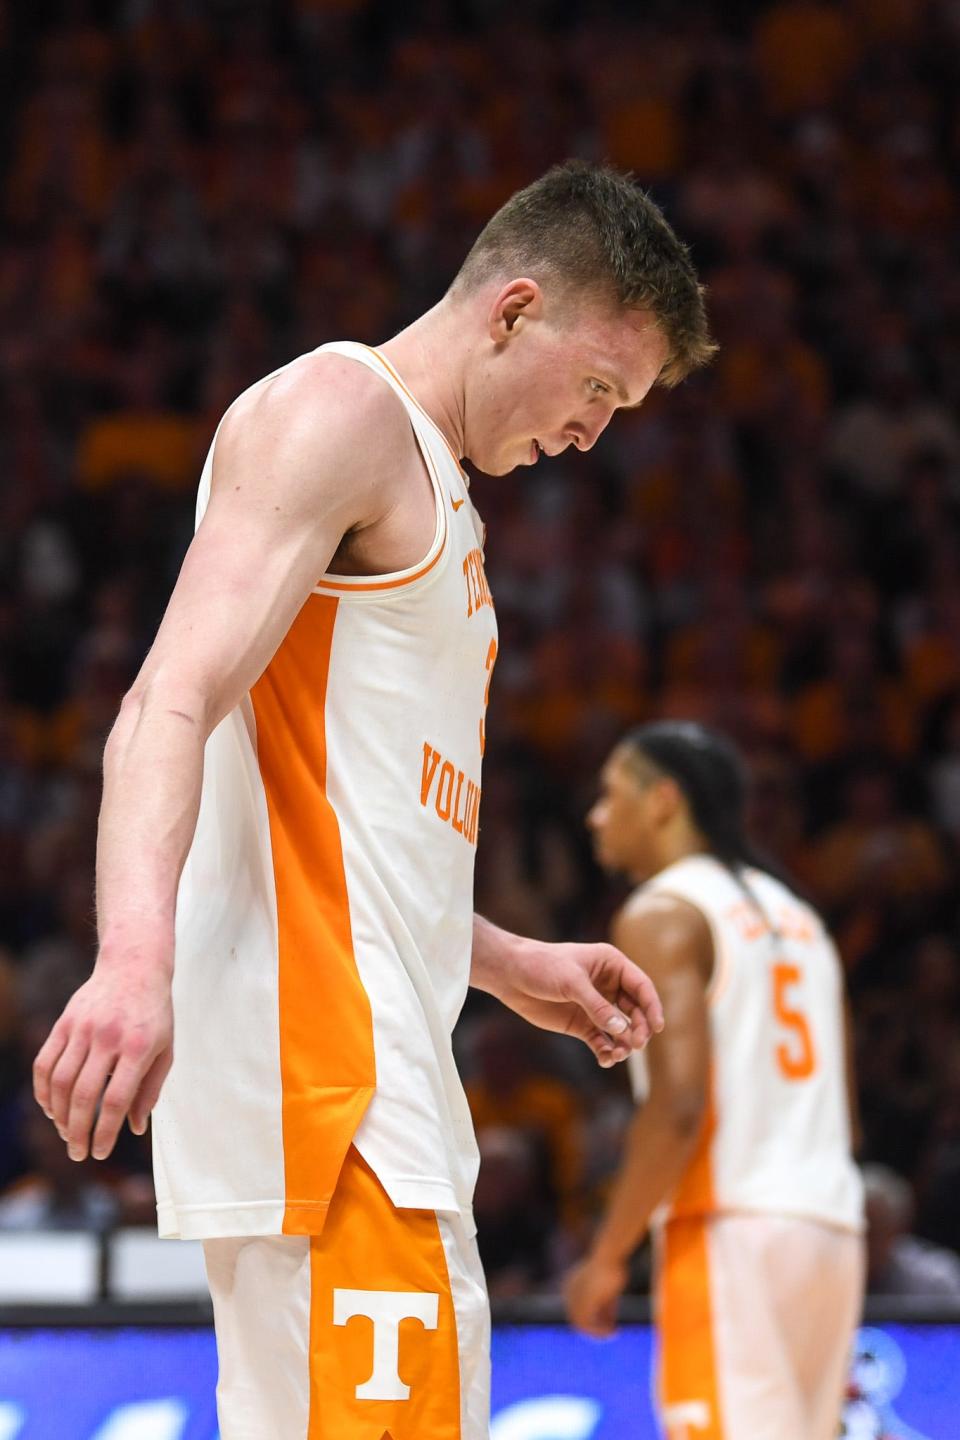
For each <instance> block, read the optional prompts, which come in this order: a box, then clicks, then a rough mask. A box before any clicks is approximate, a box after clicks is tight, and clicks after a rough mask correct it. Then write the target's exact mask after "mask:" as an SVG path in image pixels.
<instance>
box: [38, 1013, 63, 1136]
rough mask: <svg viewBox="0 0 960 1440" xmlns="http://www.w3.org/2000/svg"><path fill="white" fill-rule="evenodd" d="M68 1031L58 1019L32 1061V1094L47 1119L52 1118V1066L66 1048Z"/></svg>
mask: <svg viewBox="0 0 960 1440" xmlns="http://www.w3.org/2000/svg"><path fill="white" fill-rule="evenodd" d="M68 1033H69V1032H68V1030H67V1026H66V1025H65V1024H64V1023H63V1022H62V1021H60V1020H58V1021H57V1023H56V1025H54V1027H53V1029H52V1030H51V1031H50V1034H49V1035H48V1036H47V1038H46V1040H45V1041H44V1042H43V1044H42V1045H41V1046H40V1049H39V1050H38V1051H37V1054H36V1058H35V1059H34V1062H33V1094H34V1097H35V1099H36V1102H37V1104H38V1105H39V1106H40V1109H41V1110H42V1111H43V1113H44V1115H46V1117H47V1119H48V1120H52V1119H53V1099H52V1096H51V1092H50V1081H51V1080H52V1078H53V1071H54V1067H55V1066H56V1064H57V1061H58V1060H59V1059H60V1056H61V1055H62V1054H63V1052H64V1050H65V1049H66V1046H67V1038H68Z"/></svg>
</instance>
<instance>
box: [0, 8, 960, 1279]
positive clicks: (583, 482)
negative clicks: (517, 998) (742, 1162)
mask: <svg viewBox="0 0 960 1440" xmlns="http://www.w3.org/2000/svg"><path fill="white" fill-rule="evenodd" d="M958 79H960V8H958V6H957V4H956V3H955V0H847V3H832V0H778V3H773V4H751V3H748V0H722V3H721V0H684V3H683V4H677V3H667V0H648V3H644V4H642V5H641V4H635V5H631V4H625V3H622V0H617V3H613V0H611V3H604V0H591V3H589V4H587V3H578V0H513V3H511V4H505V3H503V0H409V3H407V4H405V5H403V6H396V5H387V4H386V3H384V0H286V3H281V0H276V3H255V0H250V3H243V0H162V3H161V0H100V3H98V0H51V3H49V4H47V5H45V6H13V5H8V6H3V7H0V183H2V188H0V464H2V481H0V1192H2V1193H0V1225H3V1224H18V1223H19V1224H24V1223H29V1224H37V1223H45V1224H54V1225H55V1224H66V1223H75V1222H76V1219H77V1216H78V1215H79V1216H81V1217H85V1218H84V1220H83V1223H88V1224H91V1225H95V1226H105V1225H110V1224H114V1223H117V1222H118V1221H120V1220H125V1219H126V1220H131V1219H132V1220H136V1219H146V1218H149V1214H150V1207H151V1197H150V1189H149V1184H148V1182H147V1181H146V1179H145V1175H146V1171H147V1167H148V1155H147V1152H146V1149H145V1145H144V1143H143V1142H139V1141H135V1140H134V1139H133V1137H131V1136H127V1137H126V1139H125V1141H124V1143H123V1145H122V1146H121V1148H120V1150H119V1151H118V1153H117V1156H116V1159H115V1161H114V1163H113V1164H112V1166H107V1167H99V1168H97V1169H95V1170H93V1169H91V1170H89V1171H87V1170H85V1169H81V1170H80V1171H77V1167H73V1171H72V1172H71V1171H70V1169H69V1167H66V1166H64V1165H63V1164H62V1163H61V1162H60V1160H59V1159H58V1147H57V1146H51V1145H50V1144H49V1143H48V1141H49V1136H48V1135H46V1133H45V1132H44V1131H43V1130H42V1127H40V1126H38V1125H37V1124H36V1123H35V1119H36V1117H33V1118H31V1113H30V1105H29V1102H28V1100H27V1088H26V1087H27V1083H28V1074H29V1060H30V1058H31V1057H32V1054H33V1052H34V1051H35V1049H36V1048H37V1046H38V1044H39V1043H40V1041H41V1040H42V1038H43V1036H44V1035H45V1033H46V1030H47V1028H48V1027H49V1025H50V1023H51V1022H52V1021H53V1020H54V1018H55V1017H56V1015H57V1014H58V1013H59V1011H60V1009H61V1007H62V1005H63V1003H64V1002H65V1000H66V999H67V997H68V995H69V994H70V993H71V991H72V990H73V988H74V987H75V985H76V984H77V983H78V982H79V981H80V980H82V978H83V976H84V975H85V974H86V973H87V972H88V970H89V967H90V964H91V961H92V958H93V955H94V950H95V936H94V926H93V907H92V895H93V890H92V875H93V852H94V841H95V832H96V813H97V807H98V801H99V764H100V756H101V751H102V747H103V742H104V737H105V734H106V732H107V730H108V728H109V726H110V724H111V722H112V719H113V717H114V715H115V712H116V710H117V707H118V705H119V701H120V697H121V695H122V694H123V692H124V690H125V688H126V687H127V686H128V684H129V683H130V681H131V679H132V677H133V675H134V674H135V672H136V669H137V667H138V663H139V661H140V659H141V657H142V656H143V654H144V651H145V649H146V648H147V646H148V645H149V643H150V639H151V636H152V633H153V631H154V629H155V627H156V624H157V621H158V618H159V615H160V613H161V610H162V606H163V603H164V600H165V598H166V596H167V594H168V593H169V590H170V588H171V585H172V582H173V579H174V577H175V575H176V573H177V569H178V566H179V563H180V560H181V558H182V555H183V552H184V549H185V547H186V545H187V543H188V540H189V536H190V533H191V531H192V523H193V515H192V509H193V495H194V489H195V485H196V481H197V478H198V476H199V471H200V467H201V464H202V460H203V456H204V454H205V451H206V449H207V447H208V445H209V442H210V438H211V435H212V432H213V430H214V428H215V425H216V423H217V420H218V419H219V417H220V415H221V414H222V412H223V410H224V408H225V407H226V405H227V404H228V403H229V402H230V401H231V400H232V399H233V398H234V396H235V395H237V394H238V393H239V392H240V391H241V390H242V389H244V388H245V387H246V386H247V385H248V384H250V383H251V382H252V381H254V380H255V379H257V378H259V377H260V376H261V375H263V374H265V373H267V372H269V371H270V370H272V369H273V368H275V367H276V366H278V365H281V364H283V363H285V362H286V361H287V360H289V359H291V358H292V357H294V356H295V355H297V354H300V353H302V352H304V351H306V350H310V349H312V348H313V347H315V346H317V345H319V344H322V343H323V342H324V341H326V340H330V339H336V338H353V339H360V340H364V341H367V342H371V343H376V342H377V341H379V340H383V339H385V338H386V337H387V336H388V335H389V334H391V333H392V332H394V331H395V330H396V329H397V328H399V327H400V326H401V325H402V324H404V323H405V322H406V321H407V320H409V319H411V318H412V317H413V316H414V315H416V314H417V313H418V312H420V311H421V310H422V309H424V308H425V307H426V306H428V305H429V304H431V303H432V302H433V301H434V300H436V299H437V298H438V297H439V296H440V294H442V292H443V291H444V289H445V287H446V285H447V284H448V283H449V281H450V279H451V278H452V276H453V274H454V273H455V271H456V269H457V267H458V265H459V263H460V261H461V259H462V258H463V255H464V254H465V252H466V250H467V249H468V247H469V245H470V243H471V241H472V239H473V238H474V236H475V234H476V233H477V231H478V229H479V228H480V226H481V225H482V223H483V222H484V220H485V219H486V218H487V217H488V216H489V215H490V214H491V213H492V211H493V210H494V209H495V208H496V206H497V205H498V204H499V203H501V202H502V201H503V200H504V199H505V198H506V197H507V196H508V195H509V194H510V193H511V192H512V191H513V190H514V189H516V188H517V187H518V186H520V185H522V184H523V183H525V182H526V181H528V180H530V179H532V178H534V177H535V176H536V175H538V174H539V173H541V172H542V171H543V170H544V169H545V168H546V167H547V166H548V165H549V164H551V163H552V162H554V161H556V160H558V159H562V158H565V157H566V156H568V155H582V156H585V157H588V158H591V159H601V158H607V159H609V160H612V161H613V162H615V163H617V164H618V165H621V166H624V167H627V168H629V169H631V170H633V171H634V172H635V173H636V174H637V176H638V177H639V178H640V179H641V180H642V182H643V183H644V184H645V185H646V186H647V187H649V188H650V189H651V191H652V192H653V194H654V195H655V196H656V197H657V199H658V200H659V201H660V202H661V203H662V204H663V206H664V207H665V209H666V211H667V213H668V215H669V217H670V219H671V220H672V221H673V223H674V224H675V225H676V226H677V228H678V229H679V230H680V231H681V233H682V234H683V235H684V236H685V238H687V239H688V240H689V242H690V243H691V245H692V249H693V254H694V259H695V262H696V264H697V266H698V268H699V269H700V271H701V273H702V274H703V276H704V278H705V279H706V281H707V282H708V284H709V287H710V300H709V304H710V310H711V314H712V317H713V323H714V327H715V330H716V333H717V337H718V339H719V341H720V343H721V346H722V349H721V353H720V356H719V358H718V360H717V362H716V363H715V365H714V366H713V367H712V369H711V371H710V372H709V373H708V374H706V375H703V376H701V377H699V378H698V379H696V380H695V381H693V382H690V383H688V384H687V385H685V386H684V387H683V388H681V389H680V390H679V391H677V392H674V393H671V394H667V393H665V392H654V394H653V395H652V396H651V397H650V399H649V401H648V403H647V404H646V405H645V406H644V408H643V409H642V411H640V412H639V413H638V414H632V415H624V416H621V417H618V418H617V419H616V420H615V421H614V423H613V424H612V425H611V427H610V429H609V431H608V432H607V434H606V435H605V436H604V437H603V439H602V441H601V442H600V443H599V444H598V445H597V447H596V448H595V450H594V451H593V452H592V453H591V454H590V455H589V456H586V457H584V456H579V455H578V456H576V457H575V458H574V459H572V460H568V459H566V458H561V459H558V460H554V461H550V462H542V463H541V464H540V465H539V466H538V467H537V469H536V470H535V471H534V472H532V473H527V472H522V473H518V474H516V475H513V476H508V477H506V478H504V479H500V480H496V481H493V480H487V479H485V478H483V477H478V478H477V479H476V481H475V486H474V493H475V496H476V501H477V504H478V507H479V509H480V510H481V513H482V514H483V516H484V519H485V520H486V522H487V525H488V536H489V538H488V544H487V566H488V574H489V578H490V582H491V587H492V589H493V592H494V597H495V600H496V604H497V613H498V619H499V624H500V628H501V635H502V640H501V658H500V660H499V662H498V665H497V674H496V681H495V685H494V688H493V694H492V699H491V706H490V717H489V722H488V734H489V736H490V745H489V753H488V755H487V757H486V762H485V775H484V781H485V783H484V792H485V793H484V797H483V805H482V811H481V839H480V846H479V860H478V908H479V909H481V910H482V911H483V912H484V913H486V914H488V915H489V916H490V917H491V918H492V919H494V920H496V921H497V922H499V923H501V924H503V925H506V926H507V927H508V928H511V929H515V930H518V931H521V932H524V933H529V934H533V935H537V936H542V937H544V938H597V937H600V936H602V935H603V934H604V933H605V928H606V924H607V921H608V918H609V915H610V912H611V908H612V906H613V904H614V903H615V900H616V898H617V891H616V889H615V887H612V886H611V883H610V881H609V880H608V879H606V878H605V877H603V876H602V875H601V874H600V873H599V871H598V870H597V869H596V867H595V865H594V863H593V860H592V858H591V854H590V850H589V845H588V842H587V838H586V834H585V831H584V827H583V816H584V813H585V811H586V809H587V807H588V804H589V801H590V798H591V795H592V793H593V787H594V784H595V779H596V774H597V771H598V768H599V767H600V765H601V764H602V762H603V760H604V758H605V756H606V754H607V752H608V750H609V748H610V746H611V745H612V743H613V742H614V741H615V739H616V738H617V736H618V735H619V734H620V733H621V732H622V731H623V730H624V729H625V728H626V727H628V726H630V725H632V724H634V723H636V722H638V721H640V720H644V719H649V718H652V717H657V716H673V717H679V716H685V717H693V718H698V719H703V720H706V721H708V722H711V723H714V724H717V725H719V726H721V727H723V728H724V729H726V730H728V731H729V732H730V733H732V734H733V735H734V736H735V737H736V738H737V739H738V740H739V741H740V742H741V744H742V745H743V746H744V748H745V750H746V752H747V754H748V755H749V757H750V760H751V763H752V767H753V772H754V777H755V785H754V794H753V801H752V806H753V821H754V833H755V836H756V838H757V839H758V841H759V842H760V843H761V845H763V846H764V847H765V848H766V849H767V851H768V852H769V853H770V854H771V856H772V857H774V858H775V859H776V860H777V861H778V862H779V864H780V865H782V866H783V867H784V868H785V869H786V870H787V871H789V872H790V873H792V874H793V875H794V876H795V877H796V879H797V883H798V884H799V885H800V886H801V887H802V888H803V890H804V891H805V893H807V894H809V895H810V896H811V897H813V898H814V899H815V900H816V901H817V903H818V904H819V905H820V907H821V908H822V910H823V911H824V913H825V914H826V916H827V917H828V919H829V921H830V923H831V925H832V926H833V928H834V931H835V933H836V936H837V939H838V943H839V945H840V949H841V952H842V956H843V960H844V964H845V967H846V970H847V974H848V979H849V985H850V990H851V994H852V997H853V1005H854V1014H855V1023H856V1036H857V1062H858V1070H859V1085H860V1103H861V1110H862V1117H863V1130H864V1140H863V1158H864V1159H865V1160H866V1161H869V1162H872V1163H873V1164H874V1165H878V1166H880V1167H881V1173H882V1174H884V1175H886V1176H887V1177H889V1176H891V1175H892V1176H893V1182H892V1184H893V1188H895V1187H896V1183H897V1177H900V1180H901V1181H905V1182H906V1188H905V1189H904V1190H901V1192H900V1194H899V1202H898V1203H897V1204H893V1202H891V1206H890V1208H891V1209H893V1210H895V1211H896V1213H897V1215H898V1216H900V1217H901V1219H902V1218H903V1217H904V1216H907V1217H908V1218H907V1219H906V1220H903V1224H902V1225H901V1229H906V1228H907V1227H908V1226H909V1225H912V1226H913V1227H914V1229H915V1231H916V1233H917V1235H918V1236H920V1237H923V1238H924V1239H925V1240H926V1241H927V1242H935V1243H936V1244H939V1245H942V1246H947V1247H952V1248H954V1249H960V1207H958V1206H957V1204H956V1201H955V1196H956V1194H957V1193H958V1186H960V910H958V901H957V880H958V873H960V426H958V420H957V416H958V413H960V260H958V253H957V235H958V234H960V213H958V212H960V187H958V178H960V84H958ZM251 583H255V580H253V579H252V580H251ZM519 1024H520V1022H514V1020H513V1019H512V1018H511V1017H509V1016H508V1015H506V1014H505V1013H503V1012H499V1011H498V1010H497V1009H495V1008H494V1006H493V1003H492V1002H490V1004H489V1005H487V1004H485V1003H484V1002H483V1000H482V999H474V1000H471V1001H470V1002H469V1003H468V1006H467V1010H466V1012H465V1015H464V1018H463V1021H462V1023H461V1027H460V1030H459V1032H458V1037H457V1045H458V1049H459V1052H460V1056H461V1060H462V1063H463V1066H464V1069H465V1072H466V1074H467V1076H468V1081H469V1087H468V1088H469V1093H470V1098H471V1104H472V1105H473V1108H474V1112H475V1116H476V1119H477V1123H478V1127H479V1132H480V1141H481V1148H482V1152H483V1156H484V1165H483V1170H482V1174H481V1181H480V1188H479V1192H478V1197H477V1202H478V1203H477V1209H478V1219H479V1222H480V1233H481V1241H482V1244H483V1249H484V1254H485V1258H486V1261H487V1265H488V1270H489V1272H490V1276H491V1287H492V1289H493V1290H494V1293H499V1294H516V1293H523V1292H525V1291H528V1290H531V1289H543V1288H549V1287H550V1286H551V1285H553V1284H554V1283H555V1279H556V1275H557V1273H558V1269H559V1268H560V1267H561V1266H562V1265H563V1264H564V1263H565V1261H566V1260H567V1259H568V1258H569V1257H570V1256H571V1255H572V1254H574V1253H575V1252H576V1250H577V1247H578V1246H579V1245H580V1244H581V1243H582V1240H583V1236H584V1233H585V1230H586V1227H587V1226H588V1225H589V1222H590V1217H591V1215H592V1214H593V1213H594V1212H595V1210H596V1206H597V1204H598V1201H599V1199H600V1197H602V1195H603V1193H604V1186H605V1184H606V1183H607V1181H608V1179H609V1175H610V1171H611V1166H612V1165H613V1164H614V1163H615V1159H616V1155H617V1148H618V1145H619V1141H620V1137H621V1135H622V1131H623V1126H624V1123H625V1120H626V1118H627V1116H628V1115H629V1113H630V1102H629V1098H628V1094H627V1090H626V1086H625V1082H624V1080H623V1077H622V1076H621V1075H614V1076H611V1075H609V1074H607V1073H606V1072H599V1071H597V1070H596V1068H595V1067H594V1066H593V1064H592V1062H591V1061H590V1058H589V1056H588V1055H587V1053H586V1051H585V1050H584V1051H583V1052H582V1053H580V1052H578V1051H577V1050H576V1047H574V1046H573V1045H572V1044H568V1043H566V1042H562V1041H558V1040H553V1039H549V1038H547V1037H540V1036H536V1037H532V1036H531V1034H530V1033H529V1032H528V1031H525V1030H524V1031H521V1030H518V1028H517V1026H518V1025H519ZM885 1193H888V1195H889V1193H892V1192H891V1186H890V1185H888V1186H887V1191H886V1192H885ZM24 1215H26V1216H27V1219H26V1220H25V1219H24ZM948 1268H949V1267H948ZM638 1283H642V1276H640V1277H638Z"/></svg>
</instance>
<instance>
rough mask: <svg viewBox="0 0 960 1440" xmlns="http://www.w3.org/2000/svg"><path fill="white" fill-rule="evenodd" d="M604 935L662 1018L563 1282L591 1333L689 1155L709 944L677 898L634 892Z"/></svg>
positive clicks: (701, 1077)
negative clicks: (644, 976)
mask: <svg viewBox="0 0 960 1440" xmlns="http://www.w3.org/2000/svg"><path fill="white" fill-rule="evenodd" d="M613 938H614V940H615V941H616V942H617V944H618V945H620V946H621V947H622V948H623V949H624V950H625V951H626V953H627V954H628V955H635V956H638V957H639V956H641V955H642V956H643V959H644V963H645V965H646V967H647V969H648V970H649V971H650V974H651V977H652V978H653V979H654V981H655V982H656V985H657V988H658V990H659V992H660V996H661V999H662V1001H663V1010H664V1015H665V1017H666V1022H667V1023H666V1027H665V1029H664V1032H663V1034H662V1035H659V1036H657V1037H656V1038H655V1039H654V1041H653V1043H652V1044H651V1045H650V1047H649V1048H648V1050H647V1055H646V1059H647V1065H648V1068H649V1076H650V1093H649V1096H648V1098H647V1100H646V1102H645V1103H644V1104H643V1105H642V1106H641V1107H640V1108H639V1109H638V1110H637V1112H636V1114H635V1115H634V1117H633V1120H632V1121H631V1124H630V1128H629V1131H628V1134H627V1140H626V1146H625V1150H624V1155H623V1160H622V1163H621V1165H620V1169H619V1171H618V1174H617V1177H616V1180H615V1181H614V1184H613V1188H612V1190H611V1194H610V1199H609V1202H608V1205H607V1209H606V1212H605V1214H604V1217H603V1219H602V1220H601V1222H600V1224H599V1226H598V1228H597V1231H596V1234H595V1236H594V1239H593V1243H592V1245H591V1248H590V1251H589V1254H588V1255H587V1257H586V1259H585V1260H584V1261H583V1262H582V1263H581V1264H580V1265H578V1266H577V1267H575V1269H574V1270H573V1271H572V1272H571V1274H570V1276H569V1277H568V1280H567V1284H566V1300H567V1309H568V1313H569V1315H570V1319H571V1321H572V1323H573V1324H574V1325H576V1326H577V1327H578V1328H579V1329H581V1330H585V1331H587V1332H588V1333H590V1334H595V1335H606V1334H609V1333H610V1331H612V1330H613V1328H614V1324H615V1316H616V1304H617V1301H618V1299H619V1297H620V1295H621V1293H622V1291H623V1288H624V1285H625V1283H626V1277H627V1263H628V1261H629V1258H630V1256H631V1254H632V1252H633V1251H634V1250H635V1249H636V1247H637V1245H638V1244H639V1243H640V1241H641V1240H642V1238H643V1236H644V1235H645V1233H646V1231H647V1227H648V1226H649V1223H650V1217H651V1216H652V1214H653V1213H654V1211H655V1210H656V1209H657V1206H658V1205H659V1204H660V1203H661V1202H662V1201H663V1200H665V1199H666V1198H667V1197H668V1196H669V1195H670V1193H671V1192H672V1191H673V1189H674V1188H675V1186H676V1184H677V1182H678V1181H679V1180H680V1179H681V1177H682V1175H683V1173H684V1171H685V1170H686V1168H687V1166H688V1165H689V1163H690V1160H691V1159H692V1156H693V1153H694V1151H695V1149H696V1145H697V1141H698V1139H699V1136H700V1133H701V1129H702V1125H703V1120H704V1113H705V1108H706V1103H707V1087H708V1078H709V1070H710V1031H709V1020H708V1008H707V987H708V985H709V982H710V976H711V973H712V970H713V941H712V938H711V935H710V930H709V926H708V925H707V922H706V920H705V919H704V917H703V916H702V915H701V913H700V912H699V911H698V910H696V909H695V908H694V907H693V906H691V905H688V904H686V902H684V901H682V900H674V899H671V898H668V897H665V896H651V897H648V898H646V899H644V898H640V899H638V900H636V901H634V902H632V903H628V905H627V906H626V907H625V909H624V910H623V911H622V912H621V914H620V916H619V917H618V919H617V921H616V923H615V925H614V929H613Z"/></svg>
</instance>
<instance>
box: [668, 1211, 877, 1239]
mask: <svg viewBox="0 0 960 1440" xmlns="http://www.w3.org/2000/svg"><path fill="white" fill-rule="evenodd" d="M725 1215H746V1216H756V1217H757V1218H758V1219H760V1218H761V1217H765V1218H769V1217H771V1216H772V1217H773V1218H775V1219H778V1220H808V1221H809V1222H810V1223H811V1224H814V1225H826V1226H827V1227H828V1228H829V1229H831V1230H842V1231H843V1232H844V1233H845V1234H847V1235H863V1234H864V1233H865V1231H866V1223H865V1221H863V1220H860V1221H853V1220H850V1219H849V1217H847V1216H844V1217H843V1218H841V1217H840V1216H838V1215H828V1214H826V1212H824V1211H822V1210H801V1209H799V1208H798V1207H797V1206H787V1205H714V1206H713V1207H712V1209H709V1210H707V1209H702V1210H701V1209H697V1208H695V1207H694V1208H692V1209H689V1210H680V1211H678V1212H676V1213H674V1212H673V1211H670V1212H668V1213H667V1214H666V1215H663V1216H662V1217H660V1218H657V1217H654V1220H653V1221H652V1222H651V1225H653V1224H656V1225H657V1227H658V1228H661V1229H662V1228H663V1227H664V1226H667V1225H669V1224H670V1222H671V1221H673V1220H714V1219H720V1218H721V1217H722V1216H725Z"/></svg>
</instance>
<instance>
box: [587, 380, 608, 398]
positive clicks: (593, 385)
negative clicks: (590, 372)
mask: <svg viewBox="0 0 960 1440" xmlns="http://www.w3.org/2000/svg"><path fill="white" fill-rule="evenodd" d="M589 383H590V389H591V390H592V391H593V393H594V395H609V394H610V386H609V385H604V383H603V381H602V380H591V381H590V382H589Z"/></svg>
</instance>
